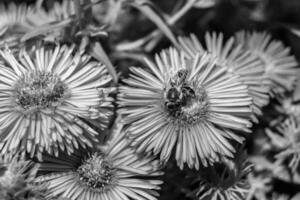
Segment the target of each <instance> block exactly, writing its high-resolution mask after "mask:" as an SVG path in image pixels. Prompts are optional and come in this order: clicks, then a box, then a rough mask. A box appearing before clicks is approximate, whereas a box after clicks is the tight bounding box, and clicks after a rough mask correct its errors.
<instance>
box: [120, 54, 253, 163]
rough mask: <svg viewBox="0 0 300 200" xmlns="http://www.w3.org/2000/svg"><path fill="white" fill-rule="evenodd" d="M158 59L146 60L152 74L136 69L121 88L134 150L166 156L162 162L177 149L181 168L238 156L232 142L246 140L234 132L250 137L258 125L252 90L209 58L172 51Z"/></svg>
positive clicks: (121, 100)
mask: <svg viewBox="0 0 300 200" xmlns="http://www.w3.org/2000/svg"><path fill="white" fill-rule="evenodd" d="M155 60H156V62H155V63H153V62H151V61H150V60H147V59H146V63H147V66H148V69H141V68H137V67H132V68H131V71H132V74H131V76H130V78H129V79H127V80H125V81H124V82H125V83H126V85H124V86H120V89H119V92H120V93H119V95H118V103H119V106H120V110H119V113H120V114H122V116H123V117H124V119H123V120H124V122H125V123H126V124H128V130H127V131H128V134H129V137H130V138H131V139H132V140H133V142H132V145H134V146H136V147H137V150H138V151H139V152H142V151H146V152H150V151H152V152H154V154H160V159H161V160H162V161H167V160H168V159H169V157H170V155H171V153H172V150H173V149H174V148H175V149H176V153H175V154H176V155H175V157H176V160H177V162H178V165H179V166H180V167H181V168H182V167H183V165H184V163H187V164H188V166H189V167H196V168H199V164H200V162H201V163H202V164H204V165H207V163H213V162H215V161H218V160H219V156H224V155H226V156H232V152H234V151H235V149H234V148H233V147H232V145H231V144H230V142H229V140H235V141H238V142H240V143H241V142H242V141H243V137H242V136H241V135H240V134H238V133H236V132H233V131H232V130H237V131H246V132H249V128H250V127H251V125H252V124H251V122H250V121H249V116H250V115H251V113H252V109H251V106H252V99H251V97H249V95H248V90H247V86H246V85H244V84H243V83H242V82H241V81H239V77H238V76H237V75H234V74H231V73H228V72H227V71H226V69H225V68H222V67H219V66H218V65H216V64H215V60H214V59H212V58H211V56H208V55H206V54H204V55H202V56H200V55H199V54H198V55H197V56H196V57H195V58H193V59H191V60H187V59H186V58H185V56H184V54H183V53H180V52H178V51H177V50H175V49H172V48H171V49H169V50H164V51H162V53H161V54H160V55H156V56H155Z"/></svg>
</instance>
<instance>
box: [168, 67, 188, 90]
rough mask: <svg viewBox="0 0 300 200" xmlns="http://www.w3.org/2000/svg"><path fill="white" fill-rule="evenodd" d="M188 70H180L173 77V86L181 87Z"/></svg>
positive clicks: (171, 82) (171, 81)
mask: <svg viewBox="0 0 300 200" xmlns="http://www.w3.org/2000/svg"><path fill="white" fill-rule="evenodd" d="M187 74H188V71H187V70H186V69H181V70H179V71H178V72H177V73H176V74H175V75H174V77H173V78H171V80H170V84H171V86H172V87H176V86H177V87H180V86H182V84H183V83H184V82H185V80H186V77H187Z"/></svg>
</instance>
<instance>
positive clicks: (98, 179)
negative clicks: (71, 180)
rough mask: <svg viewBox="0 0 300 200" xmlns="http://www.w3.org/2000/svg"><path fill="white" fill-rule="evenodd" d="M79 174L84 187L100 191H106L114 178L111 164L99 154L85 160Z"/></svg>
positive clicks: (78, 170) (79, 168)
mask: <svg viewBox="0 0 300 200" xmlns="http://www.w3.org/2000/svg"><path fill="white" fill-rule="evenodd" d="M77 172H78V174H79V179H80V182H81V183H82V184H83V185H85V186H87V187H89V188H92V189H99V190H103V189H105V188H106V186H108V185H109V184H110V183H111V182H112V180H113V177H114V176H113V175H114V171H113V169H112V165H111V163H110V162H109V161H107V160H106V159H104V158H103V156H102V155H100V154H97V153H96V154H93V155H92V156H91V157H90V158H88V159H87V160H85V161H84V162H83V164H82V165H80V166H79V167H78V169H77Z"/></svg>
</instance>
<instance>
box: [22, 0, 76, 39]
mask: <svg viewBox="0 0 300 200" xmlns="http://www.w3.org/2000/svg"><path fill="white" fill-rule="evenodd" d="M75 14H76V8H75V4H74V1H73V0H63V1H62V2H61V3H60V2H54V3H53V6H52V7H51V8H50V9H49V10H48V11H46V10H45V9H44V8H43V7H36V8H35V10H34V13H33V14H32V15H30V16H29V17H28V19H27V21H28V22H29V23H31V24H38V26H39V27H42V28H41V29H39V31H40V35H42V36H43V40H45V41H51V42H53V41H61V40H62V39H63V38H64V36H65V32H66V30H65V27H66V26H67V25H69V24H70V22H71V21H72V18H74V16H75ZM53 24H56V27H54V28H53V26H52V25H53ZM47 26H48V28H47ZM33 32H37V31H36V30H33ZM36 34H37V33H36ZM37 35H38V34H37ZM68 37H70V36H68ZM68 39H69V38H68Z"/></svg>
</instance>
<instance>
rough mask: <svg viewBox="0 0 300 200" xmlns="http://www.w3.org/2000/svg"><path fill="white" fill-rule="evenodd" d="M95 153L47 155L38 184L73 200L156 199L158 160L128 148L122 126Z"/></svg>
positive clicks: (59, 195) (55, 193)
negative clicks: (42, 184)
mask: <svg viewBox="0 0 300 200" xmlns="http://www.w3.org/2000/svg"><path fill="white" fill-rule="evenodd" d="M112 135H113V136H114V137H113V138H112V140H110V141H109V142H108V144H107V145H106V146H104V147H103V148H100V150H96V151H93V150H91V151H89V152H87V151H82V150H78V151H75V152H74V153H73V154H71V155H66V154H64V153H62V154H60V156H59V157H57V158H56V157H51V156H48V155H45V156H44V157H43V160H44V162H43V163H41V171H43V172H46V173H48V174H45V175H43V176H40V177H38V182H41V183H45V184H47V189H48V191H49V192H50V193H51V194H53V195H55V196H58V197H63V198H68V199H70V200H94V199H105V200H129V199H134V200H155V199H157V196H158V195H159V194H158V192H157V191H156V190H159V189H160V184H162V181H160V180H157V178H158V177H157V176H159V175H161V174H162V172H161V171H159V168H160V164H159V162H158V161H156V160H153V159H152V158H149V157H146V156H142V157H141V156H139V155H138V154H136V153H135V151H134V149H131V148H130V147H129V141H128V140H127V139H126V137H125V134H124V131H123V130H122V126H119V127H118V128H117V129H115V132H114V133H113V134H112Z"/></svg>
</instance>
